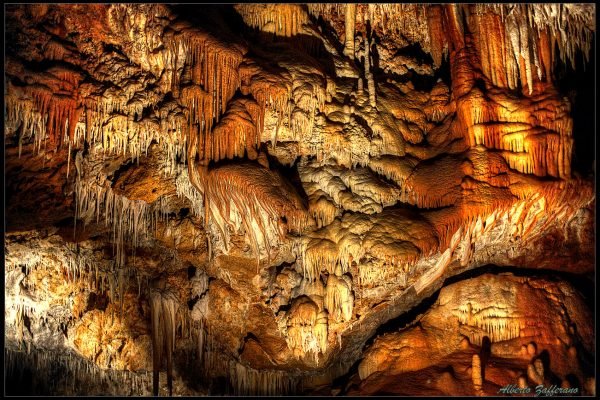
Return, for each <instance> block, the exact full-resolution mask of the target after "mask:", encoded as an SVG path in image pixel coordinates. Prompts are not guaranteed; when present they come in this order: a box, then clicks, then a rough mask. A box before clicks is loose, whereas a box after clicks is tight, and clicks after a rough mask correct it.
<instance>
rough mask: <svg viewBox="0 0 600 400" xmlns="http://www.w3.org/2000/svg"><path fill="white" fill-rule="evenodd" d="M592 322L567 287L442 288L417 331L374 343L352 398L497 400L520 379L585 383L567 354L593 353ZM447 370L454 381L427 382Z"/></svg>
mask: <svg viewBox="0 0 600 400" xmlns="http://www.w3.org/2000/svg"><path fill="white" fill-rule="evenodd" d="M549 316H551V317H549ZM590 318H591V314H590V313H589V312H588V310H587V306H586V305H585V302H584V299H583V298H582V297H581V296H580V295H579V294H578V293H577V292H576V291H575V290H574V289H573V287H572V286H571V285H570V284H568V283H566V282H550V281H547V280H544V279H541V278H525V277H516V276H513V275H512V274H500V275H489V274H485V275H482V276H479V277H477V278H472V279H466V280H463V281H461V282H458V283H455V284H452V285H449V286H446V287H444V288H443V289H442V290H441V291H440V293H439V297H438V298H437V301H436V302H435V303H434V304H433V305H432V307H431V309H430V310H429V311H427V312H426V313H425V314H424V315H423V316H421V317H420V318H418V321H412V326H410V327H407V328H405V329H402V330H400V332H395V333H389V334H386V335H383V336H381V337H379V338H377V339H376V340H375V342H374V343H373V345H372V346H371V347H370V348H369V349H368V350H366V352H365V356H364V358H363V360H362V361H361V363H360V365H359V367H358V374H359V375H360V379H361V380H362V382H361V384H360V385H359V386H358V387H356V388H355V389H354V390H355V393H354V394H358V393H362V394H373V393H378V392H379V393H382V392H383V393H390V394H392V393H394V394H402V395H407V394H411V393H419V390H421V391H422V393H427V392H429V391H432V390H433V391H435V390H439V391H440V392H441V393H444V394H447V395H451V394H455V395H456V394H464V395H468V394H471V395H474V394H477V393H481V391H482V390H483V393H484V394H485V393H486V392H487V394H488V395H492V394H496V393H498V390H499V388H501V387H504V386H506V385H509V384H514V385H515V386H516V385H517V384H518V378H519V377H520V376H524V377H527V379H528V381H529V385H530V386H536V385H539V384H544V383H546V384H547V385H548V386H549V382H550V378H548V377H550V376H554V379H556V378H558V379H559V380H562V379H565V378H566V377H567V376H569V375H572V376H576V377H577V380H578V381H579V382H582V383H583V382H585V381H586V379H589V377H588V376H586V374H585V373H582V370H581V365H580V361H579V360H578V359H577V357H574V356H573V355H570V353H573V351H574V350H572V349H575V348H581V349H585V350H584V351H587V352H594V343H593V341H590V340H589V338H590V337H593V333H592V332H593V330H594V328H593V326H592V324H591V319H590ZM483 343H487V345H486V344H483ZM486 349H487V350H486ZM544 364H545V367H544ZM444 365H451V367H449V368H446V370H452V371H453V373H452V374H451V376H449V377H444V376H443V374H439V373H438V374H437V376H436V377H435V378H434V379H433V380H432V379H429V381H428V377H429V375H430V374H431V373H433V374H435V373H436V370H437V369H436V368H437V367H441V366H444ZM486 365H487V367H486ZM498 365H502V366H500V367H499V366H498ZM469 367H470V368H471V371H470V372H468V371H469ZM544 368H546V372H544ZM482 369H483V371H485V372H483V374H482ZM549 370H551V371H552V372H550V371H549ZM417 371H419V372H420V373H421V379H418V378H417V379H413V380H411V382H412V383H413V385H412V386H413V387H408V386H407V385H404V386H403V385H402V384H401V383H399V382H403V381H405V380H408V379H410V377H411V376H412V377H414V376H417V375H416V374H413V372H417ZM423 377H425V378H423ZM544 377H546V378H544ZM447 381H448V382H447ZM469 381H471V382H469ZM469 383H472V385H470V384H469ZM444 384H447V386H444ZM453 390H456V392H453ZM580 390H584V388H583V386H580Z"/></svg>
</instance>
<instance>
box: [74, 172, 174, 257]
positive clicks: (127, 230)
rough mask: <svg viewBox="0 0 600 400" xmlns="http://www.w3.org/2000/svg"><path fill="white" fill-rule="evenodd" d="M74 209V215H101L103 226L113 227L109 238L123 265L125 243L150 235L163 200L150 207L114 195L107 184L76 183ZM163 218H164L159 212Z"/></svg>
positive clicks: (83, 216) (138, 241) (137, 240)
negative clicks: (155, 206)
mask: <svg viewBox="0 0 600 400" xmlns="http://www.w3.org/2000/svg"><path fill="white" fill-rule="evenodd" d="M74 192H75V199H76V205H77V206H76V210H75V218H76V219H84V220H86V221H88V222H89V221H90V220H91V219H92V218H93V216H94V215H95V216H96V222H97V223H98V222H99V221H100V215H101V214H103V215H104V223H105V225H106V226H111V227H112V231H113V232H112V241H113V243H114V244H115V249H116V254H115V261H116V264H117V266H123V265H125V259H126V254H125V251H124V249H125V242H126V241H129V240H130V241H131V244H132V246H133V249H135V248H136V247H137V246H138V244H139V243H140V242H141V241H142V240H145V239H147V238H149V237H150V233H151V231H152V229H153V228H154V227H155V226H156V220H157V219H158V217H159V216H160V215H161V212H160V211H161V209H160V208H161V205H164V203H162V202H160V201H159V202H158V203H157V205H158V208H154V207H152V206H150V205H149V204H148V203H146V202H144V201H141V200H129V199H128V198H126V197H124V196H119V195H116V194H115V193H114V192H113V190H112V189H111V188H110V187H108V186H107V184H104V185H99V184H97V183H95V182H86V181H80V180H78V181H76V182H75V190H74ZM162 216H163V219H164V218H165V215H164V213H162Z"/></svg>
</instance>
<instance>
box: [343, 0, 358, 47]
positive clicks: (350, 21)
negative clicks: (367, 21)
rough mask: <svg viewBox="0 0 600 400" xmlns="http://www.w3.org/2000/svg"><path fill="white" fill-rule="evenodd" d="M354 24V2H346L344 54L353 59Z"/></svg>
mask: <svg viewBox="0 0 600 400" xmlns="http://www.w3.org/2000/svg"><path fill="white" fill-rule="evenodd" d="M355 24H356V4H353V3H348V4H346V16H345V18H344V26H345V28H346V35H345V40H344V55H345V56H346V57H350V58H351V59H354V26H355Z"/></svg>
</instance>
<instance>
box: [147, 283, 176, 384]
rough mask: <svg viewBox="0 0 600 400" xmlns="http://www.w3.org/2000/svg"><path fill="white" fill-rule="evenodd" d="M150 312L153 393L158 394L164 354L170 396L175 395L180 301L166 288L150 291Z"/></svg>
mask: <svg viewBox="0 0 600 400" xmlns="http://www.w3.org/2000/svg"><path fill="white" fill-rule="evenodd" d="M149 300H150V312H151V316H152V318H151V319H152V322H151V323H152V366H153V373H152V382H153V393H154V395H155V396H158V388H159V381H158V375H159V374H158V372H159V370H160V368H161V363H162V360H163V354H164V356H165V357H166V360H167V386H168V388H169V396H172V395H173V352H174V350H175V329H176V327H177V325H176V322H175V321H176V314H177V311H178V307H179V305H178V301H177V298H176V297H175V294H174V293H172V292H170V291H168V290H164V289H162V290H161V289H153V290H151V291H150V299H149Z"/></svg>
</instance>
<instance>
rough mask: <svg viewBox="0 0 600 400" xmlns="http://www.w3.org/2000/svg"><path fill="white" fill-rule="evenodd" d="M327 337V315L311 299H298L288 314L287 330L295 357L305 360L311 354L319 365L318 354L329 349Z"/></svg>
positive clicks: (287, 339) (290, 346)
mask: <svg viewBox="0 0 600 400" xmlns="http://www.w3.org/2000/svg"><path fill="white" fill-rule="evenodd" d="M326 336H327V314H326V313H323V312H320V311H319V307H318V306H317V305H316V304H315V303H314V302H313V301H312V300H311V299H310V298H309V297H307V296H300V297H296V298H295V299H294V301H293V303H292V307H291V308H290V310H289V311H288V313H287V329H286V341H287V344H288V347H289V348H290V349H291V350H293V352H294V355H295V356H296V357H297V358H304V357H306V356H308V355H309V354H311V355H312V356H313V357H314V359H315V361H316V362H317V364H318V353H319V352H321V353H324V352H325V350H326V348H327V347H326V346H327V340H326ZM323 345H325V347H323Z"/></svg>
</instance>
